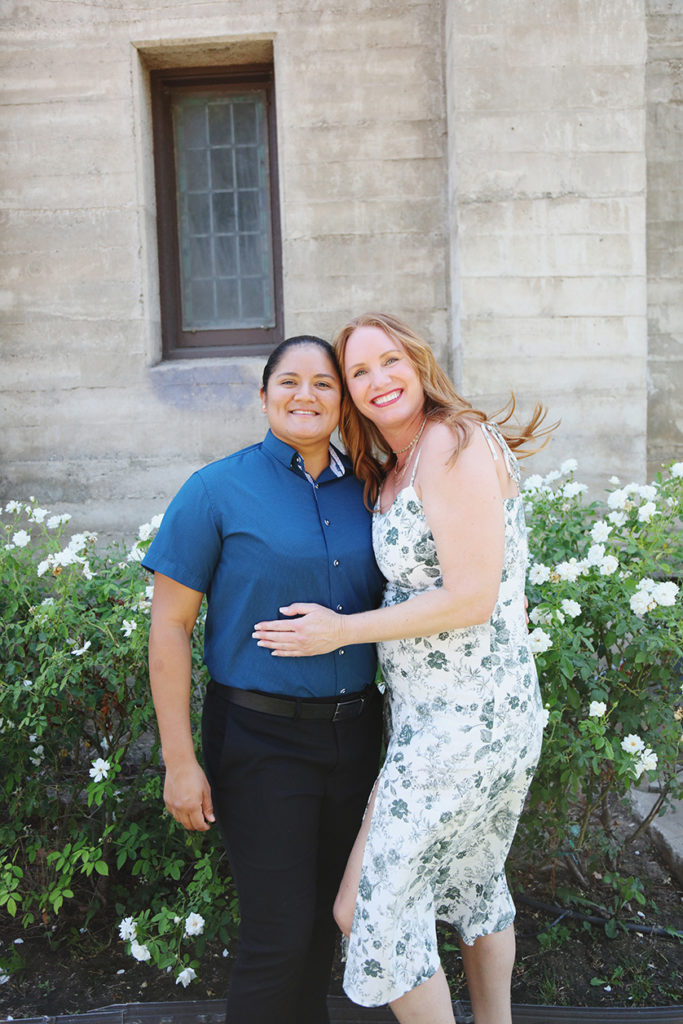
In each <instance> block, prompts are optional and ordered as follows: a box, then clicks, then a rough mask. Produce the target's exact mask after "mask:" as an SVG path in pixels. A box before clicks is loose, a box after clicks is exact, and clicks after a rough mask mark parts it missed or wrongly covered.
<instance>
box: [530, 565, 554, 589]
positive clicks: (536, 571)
mask: <svg viewBox="0 0 683 1024" xmlns="http://www.w3.org/2000/svg"><path fill="white" fill-rule="evenodd" d="M549 579H550V569H549V568H548V566H547V565H544V564H543V562H534V564H533V565H532V566H531V568H530V569H529V582H530V583H537V584H538V583H546V582H547V581H548V580H549Z"/></svg>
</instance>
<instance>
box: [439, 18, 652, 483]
mask: <svg viewBox="0 0 683 1024" xmlns="http://www.w3.org/2000/svg"><path fill="white" fill-rule="evenodd" d="M645 51H646V35H645V15H644V6H643V2H642V0H601V2H599V3H597V2H595V0H548V2H546V3H543V4H539V3H537V2H536V0H515V2H514V3H505V4H499V3H497V2H495V0H462V2H460V0H459V2H454V3H451V4H449V5H448V10H447V22H446V55H447V56H446V60H447V65H448V69H449V73H450V89H449V94H448V116H449V139H450V140H451V149H450V151H449V157H450V174H451V182H452V187H451V202H452V203H454V204H455V212H454V213H453V214H452V216H453V220H454V221H455V222H456V226H457V232H454V233H453V236H452V238H453V244H454V245H455V246H456V247H457V252H456V254H455V259H456V262H457V265H458V267H459V292H460V297H459V316H460V327H459V339H458V340H459V342H460V346H461V357H462V377H463V387H464V390H465V392H466V393H467V394H470V395H480V396H481V400H482V402H483V403H484V405H485V407H486V408H491V407H492V406H493V407H495V406H496V405H497V404H499V403H500V402H501V401H502V400H504V398H505V396H506V394H508V393H509V391H510V389H513V390H514V392H515V394H516V395H517V397H518V398H519V399H520V400H521V404H522V406H523V407H524V408H525V409H528V408H529V406H530V405H531V404H532V403H533V401H535V400H536V399H541V400H542V401H544V402H545V403H546V404H547V405H548V407H549V409H550V414H551V417H552V418H553V419H555V418H557V417H561V419H562V426H561V429H560V430H559V431H558V433H557V435H556V436H555V438H554V440H553V443H552V445H551V447H550V448H549V449H548V450H547V451H546V452H544V453H543V454H542V455H539V456H538V457H537V459H534V460H533V461H534V469H535V470H536V471H539V470H540V469H542V468H543V467H544V466H549V465H553V464H555V463H556V462H557V461H558V456H559V457H565V456H567V455H572V456H574V457H576V458H577V459H578V460H579V464H580V468H579V476H580V478H581V479H583V480H589V481H594V482H601V483H602V484H603V485H604V483H605V479H606V477H609V476H610V475H611V474H612V473H617V474H618V475H619V476H622V477H624V478H627V479H632V478H637V479H640V478H642V477H643V475H644V472H645V426H646V413H647V409H646V402H647V394H646V387H645V380H646V358H647V320H646V276H645V275H646V260H645V185H646V171H645V150H644V138H645V120H644V114H645V111H644V74H645ZM529 465H531V464H529Z"/></svg>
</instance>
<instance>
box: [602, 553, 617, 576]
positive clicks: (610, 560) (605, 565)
mask: <svg viewBox="0 0 683 1024" xmlns="http://www.w3.org/2000/svg"><path fill="white" fill-rule="evenodd" d="M618 568H619V561H618V559H617V558H616V557H615V556H614V555H605V557H604V558H603V560H602V562H601V563H600V574H601V575H602V576H611V575H612V573H613V572H616V571H617V569H618Z"/></svg>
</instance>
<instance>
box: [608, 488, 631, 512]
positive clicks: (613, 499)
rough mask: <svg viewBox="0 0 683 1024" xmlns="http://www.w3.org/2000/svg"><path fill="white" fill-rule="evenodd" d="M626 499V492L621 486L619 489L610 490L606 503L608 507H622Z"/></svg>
mask: <svg viewBox="0 0 683 1024" xmlns="http://www.w3.org/2000/svg"><path fill="white" fill-rule="evenodd" d="M627 499H628V494H627V493H626V491H625V490H624V489H623V488H622V489H621V490H616V491H612V493H611V494H610V495H608V497H607V504H608V505H609V507H610V508H615V509H616V508H623V507H624V505H625V504H626V501H627Z"/></svg>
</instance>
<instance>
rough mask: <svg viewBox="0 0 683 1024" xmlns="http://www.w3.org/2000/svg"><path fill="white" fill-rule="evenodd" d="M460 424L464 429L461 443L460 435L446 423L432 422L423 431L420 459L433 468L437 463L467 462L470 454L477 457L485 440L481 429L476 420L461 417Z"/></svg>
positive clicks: (453, 463) (443, 464)
mask: <svg viewBox="0 0 683 1024" xmlns="http://www.w3.org/2000/svg"><path fill="white" fill-rule="evenodd" d="M462 425H463V427H464V428H465V431H466V438H465V441H464V443H463V440H462V437H461V436H460V435H459V434H458V433H457V432H456V431H455V430H454V429H453V428H452V427H451V426H449V425H448V424H447V423H440V422H436V423H432V424H430V426H429V428H428V430H426V431H425V438H424V441H423V443H422V449H423V455H422V459H423V460H424V459H426V460H427V462H429V463H431V464H432V467H433V468H435V467H436V466H437V465H438V464H439V463H441V465H442V466H445V465H446V464H447V463H452V465H455V464H457V463H458V462H468V461H469V460H470V458H471V456H472V455H474V456H475V457H477V456H478V455H479V454H480V452H481V451H483V448H482V444H483V445H484V446H485V445H486V441H485V438H484V435H483V433H482V431H481V430H480V429H479V422H478V421H477V420H473V419H469V418H467V417H463V419H462ZM456 449H458V456H457V458H456V459H455V461H454V462H452V456H453V453H454V451H455V450H456Z"/></svg>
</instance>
